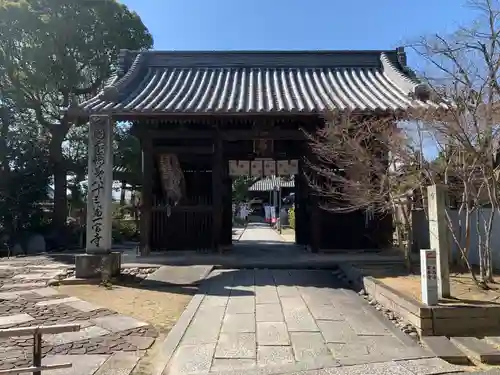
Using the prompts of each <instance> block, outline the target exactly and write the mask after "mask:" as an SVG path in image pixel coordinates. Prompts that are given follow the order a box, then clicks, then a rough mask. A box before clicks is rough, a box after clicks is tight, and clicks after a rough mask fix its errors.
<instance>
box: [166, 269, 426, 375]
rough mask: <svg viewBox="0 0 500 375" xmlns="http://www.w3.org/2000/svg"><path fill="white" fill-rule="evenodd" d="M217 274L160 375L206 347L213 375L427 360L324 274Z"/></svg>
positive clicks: (183, 366) (205, 288)
mask: <svg viewBox="0 0 500 375" xmlns="http://www.w3.org/2000/svg"><path fill="white" fill-rule="evenodd" d="M217 275H218V276H216V275H210V276H209V277H208V279H207V281H206V283H204V284H203V285H202V286H201V287H202V290H203V291H204V297H203V300H202V301H201V303H200V306H199V308H198V311H197V312H196V313H195V314H194V317H193V318H192V320H191V322H190V323H188V324H186V328H185V330H186V331H185V334H184V335H183V338H182V339H180V343H179V349H178V350H177V352H176V354H175V355H174V356H173V358H172V359H171V361H170V364H169V366H168V368H169V369H170V370H169V371H166V372H164V374H172V375H173V374H174V372H172V370H171V369H172V368H176V369H184V370H182V371H187V370H186V366H188V365H186V364H185V363H184V362H186V361H187V362H189V359H188V358H189V355H187V354H182V353H187V352H189V353H191V354H190V355H191V356H192V355H193V350H195V349H194V347H195V346H196V345H198V346H200V345H201V346H203V347H204V348H205V351H204V353H205V355H209V353H208V349H209V348H210V350H212V349H213V353H212V362H211V363H212V364H211V365H210V366H209V367H208V370H207V365H206V360H203V361H202V362H203V366H202V367H203V370H200V371H201V373H207V372H209V373H213V374H216V373H223V372H224V371H226V372H228V373H229V372H230V371H234V372H235V373H240V372H241V373H245V371H247V372H248V371H250V372H252V371H254V369H255V370H258V371H267V370H266V369H268V368H275V367H281V366H288V368H290V369H291V370H293V369H294V368H297V366H299V367H300V366H302V368H308V369H310V368H311V366H312V365H311V363H316V364H318V363H322V364H324V365H329V366H330V367H332V366H338V365H339V364H342V365H348V366H352V365H357V364H365V365H366V366H365V367H364V368H369V365H370V364H372V363H379V362H382V361H393V360H402V359H419V358H428V357H432V355H431V354H430V353H429V352H427V351H425V350H423V349H422V348H421V347H419V346H418V345H417V344H416V343H414V342H413V341H411V340H409V341H407V340H401V338H400V337H399V335H396V334H395V333H394V334H393V331H391V329H389V328H388V327H390V322H387V324H386V325H384V323H383V319H382V318H380V317H378V316H376V314H380V313H379V312H378V311H376V310H375V309H371V308H370V306H369V305H368V304H367V303H366V301H364V300H363V299H362V298H361V297H360V296H358V295H357V294H356V293H355V292H354V291H352V290H348V289H344V288H343V287H342V284H340V282H339V281H338V280H337V279H336V278H335V277H334V276H333V275H332V274H331V273H330V272H328V271H313V270H305V271H304V272H296V271H295V270H286V269H280V270H255V271H254V270H248V269H247V270H231V271H229V272H225V273H224V282H221V281H220V279H219V277H220V276H221V275H222V273H217ZM349 314H351V316H349ZM366 322H368V323H370V324H372V326H373V327H374V328H373V327H372V328H370V326H369V325H368V324H366ZM180 348H182V349H180ZM179 351H180V352H181V354H182V355H180V354H178V352H179ZM179 361H180V362H179ZM183 361H184V362H183ZM176 362H179V363H176ZM181 362H182V363H181ZM183 363H184V364H183ZM200 366H201V365H196V366H194V367H196V368H198V369H199V368H201V367H200ZM290 366H292V367H290ZM293 366H295V367H293ZM318 369H319V368H318ZM280 371H281V370H280ZM397 371H399V372H401V373H405V371H406V373H407V372H408V371H407V370H405V369H404V368H402V367H398V370H397ZM258 373H259V374H260V372H258ZM262 373H265V372H262Z"/></svg>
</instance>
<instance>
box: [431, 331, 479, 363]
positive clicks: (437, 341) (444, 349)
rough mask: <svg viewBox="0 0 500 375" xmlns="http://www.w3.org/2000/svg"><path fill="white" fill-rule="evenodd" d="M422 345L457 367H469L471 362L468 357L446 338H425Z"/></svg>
mask: <svg viewBox="0 0 500 375" xmlns="http://www.w3.org/2000/svg"><path fill="white" fill-rule="evenodd" d="M422 343H423V344H424V345H425V346H426V347H427V348H428V349H429V350H430V351H431V352H433V353H434V355H435V356H436V357H439V358H441V359H444V360H445V361H447V362H450V363H453V364H455V365H468V364H470V360H469V358H468V357H467V355H466V354H465V353H464V352H462V351H461V350H460V349H458V348H457V347H456V346H455V345H453V344H452V343H451V342H450V340H448V338H447V337H445V336H425V337H422Z"/></svg>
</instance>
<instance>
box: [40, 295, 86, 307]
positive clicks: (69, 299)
mask: <svg viewBox="0 0 500 375" xmlns="http://www.w3.org/2000/svg"><path fill="white" fill-rule="evenodd" d="M78 301H81V299H80V298H77V297H66V298H56V299H50V300H47V301H40V302H37V303H36V306H53V305H60V304H63V303H70V302H78Z"/></svg>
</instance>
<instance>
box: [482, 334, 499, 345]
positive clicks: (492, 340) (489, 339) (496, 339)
mask: <svg viewBox="0 0 500 375" xmlns="http://www.w3.org/2000/svg"><path fill="white" fill-rule="evenodd" d="M484 340H485V341H486V342H487V343H488V344H491V345H493V346H495V347H500V336H486V337H485V338H484Z"/></svg>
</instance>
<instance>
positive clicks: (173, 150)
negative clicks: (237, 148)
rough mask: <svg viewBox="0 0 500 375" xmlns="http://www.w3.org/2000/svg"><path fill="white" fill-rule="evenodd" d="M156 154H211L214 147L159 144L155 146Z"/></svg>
mask: <svg viewBox="0 0 500 375" xmlns="http://www.w3.org/2000/svg"><path fill="white" fill-rule="evenodd" d="M154 152H155V153H156V154H159V153H162V154H191V155H195V154H196V155H211V154H213V152H214V150H213V148H212V147H203V146H202V147H200V146H157V147H155V148H154Z"/></svg>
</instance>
